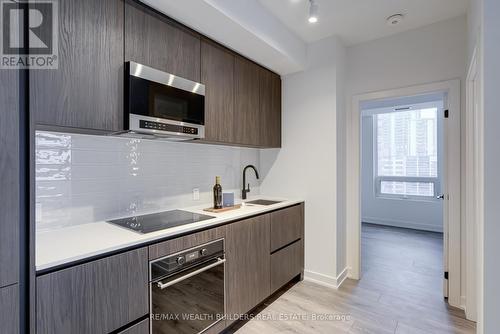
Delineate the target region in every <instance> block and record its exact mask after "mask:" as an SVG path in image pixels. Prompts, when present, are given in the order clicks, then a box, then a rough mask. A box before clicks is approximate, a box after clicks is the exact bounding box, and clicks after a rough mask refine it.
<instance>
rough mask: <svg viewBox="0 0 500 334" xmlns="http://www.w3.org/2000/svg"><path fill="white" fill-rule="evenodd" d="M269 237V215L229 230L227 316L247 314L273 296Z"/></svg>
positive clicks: (248, 220)
mask: <svg viewBox="0 0 500 334" xmlns="http://www.w3.org/2000/svg"><path fill="white" fill-rule="evenodd" d="M269 233H270V228H269V215H262V216H257V217H255V218H250V219H246V220H243V221H240V222H236V223H232V224H229V225H228V226H227V230H226V258H227V263H226V264H227V266H226V270H227V271H226V287H227V299H226V300H227V302H226V307H227V314H244V313H246V312H248V311H250V310H251V309H252V308H254V307H255V306H257V305H258V304H259V303H260V302H262V301H263V300H264V299H265V298H267V297H268V296H269V294H270V251H269V244H270V240H269ZM228 325H229V323H228Z"/></svg>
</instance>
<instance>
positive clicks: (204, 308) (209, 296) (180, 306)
mask: <svg viewBox="0 0 500 334" xmlns="http://www.w3.org/2000/svg"><path fill="white" fill-rule="evenodd" d="M225 262H226V259H225V255H224V240H223V239H220V240H217V241H213V242H210V243H207V244H204V245H201V246H197V247H195V248H191V249H188V250H184V251H181V252H179V253H175V254H172V255H168V256H165V257H163V258H160V259H157V260H154V261H152V262H150V298H151V311H150V312H151V316H150V318H151V326H150V329H151V333H153V334H167V333H168V334H170V333H183V334H195V333H202V332H204V331H206V330H208V329H209V328H211V327H212V326H214V325H216V324H218V323H219V322H220V321H224V314H225V294H224V268H225Z"/></svg>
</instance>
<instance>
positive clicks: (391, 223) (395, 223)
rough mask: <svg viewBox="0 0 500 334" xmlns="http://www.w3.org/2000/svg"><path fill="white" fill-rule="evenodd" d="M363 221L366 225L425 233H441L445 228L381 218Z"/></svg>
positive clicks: (368, 218)
mask: <svg viewBox="0 0 500 334" xmlns="http://www.w3.org/2000/svg"><path fill="white" fill-rule="evenodd" d="M361 221H362V222H364V223H371V224H377V225H387V226H395V227H403V228H411V229H414V230H424V231H431V232H440V233H442V232H443V226H436V225H432V224H421V223H417V222H410V221H402V220H394V219H381V218H376V217H363V218H362V219H361Z"/></svg>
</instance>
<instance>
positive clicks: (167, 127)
mask: <svg viewBox="0 0 500 334" xmlns="http://www.w3.org/2000/svg"><path fill="white" fill-rule="evenodd" d="M139 127H140V128H141V129H148V130H158V131H168V132H177V133H185V134H189V135H197V134H198V129H197V128H194V127H191V126H182V125H175V124H167V123H160V122H151V121H144V120H141V121H140V122H139Z"/></svg>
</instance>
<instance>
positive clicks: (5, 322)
mask: <svg viewBox="0 0 500 334" xmlns="http://www.w3.org/2000/svg"><path fill="white" fill-rule="evenodd" d="M0 332H1V333H9V334H17V333H19V287H18V285H17V284H13V285H10V286H8V287H5V288H1V289H0Z"/></svg>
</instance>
